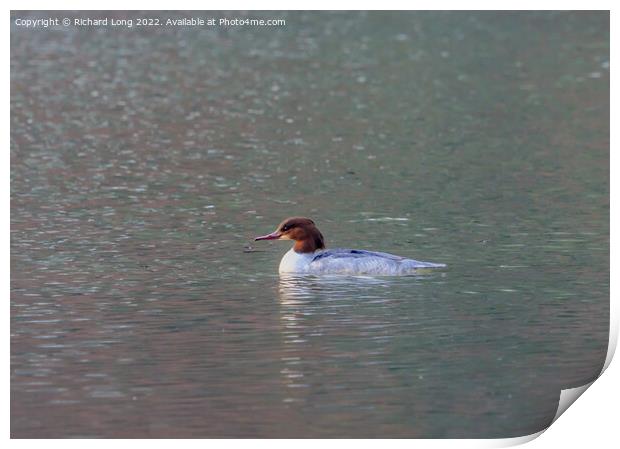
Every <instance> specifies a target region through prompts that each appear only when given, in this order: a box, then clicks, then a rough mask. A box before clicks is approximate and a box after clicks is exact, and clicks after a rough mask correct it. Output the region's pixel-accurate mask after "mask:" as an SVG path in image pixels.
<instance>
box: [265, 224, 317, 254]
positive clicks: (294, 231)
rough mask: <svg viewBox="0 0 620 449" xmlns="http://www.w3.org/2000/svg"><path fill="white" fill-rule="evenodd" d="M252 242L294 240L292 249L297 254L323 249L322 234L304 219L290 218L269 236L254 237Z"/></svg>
mask: <svg viewBox="0 0 620 449" xmlns="http://www.w3.org/2000/svg"><path fill="white" fill-rule="evenodd" d="M254 240H294V241H295V246H294V247H293V248H294V249H295V251H296V252H298V253H313V252H314V251H316V250H317V249H323V248H325V241H324V240H323V234H321V232H320V231H319V230H318V228H317V227H316V225H315V224H314V221H312V220H310V219H309V218H305V217H290V218H287V219H286V220H284V221H283V222H282V223H280V224H279V225H278V227H277V228H276V230H275V231H274V232H272V233H271V234H267V235H263V236H260V237H256V238H255V239H254Z"/></svg>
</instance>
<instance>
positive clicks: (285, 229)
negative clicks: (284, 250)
mask: <svg viewBox="0 0 620 449" xmlns="http://www.w3.org/2000/svg"><path fill="white" fill-rule="evenodd" d="M289 229H291V225H284V226H282V232H286V231H288V230H289Z"/></svg>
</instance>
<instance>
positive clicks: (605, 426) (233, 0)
mask: <svg viewBox="0 0 620 449" xmlns="http://www.w3.org/2000/svg"><path fill="white" fill-rule="evenodd" d="M7 4H8V5H7V6H8V7H9V9H14V10H27V9H39V10H54V9H70V10H115V9H119V10H123V9H130V10H138V9H139V10H170V9H174V10H184V9H196V10H208V9H212V10H220V9H225V10H235V9H249V10H252V9H254V10H300V9H305V10H321V9H327V10H356V9H367V10H377V9H381V10H387V9H411V8H412V7H415V9H418V10H437V9H451V10H473V9H476V10H477V9H502V10H523V9H526V10H528V9H529V10H547V9H549V10H574V9H588V10H594V9H599V10H612V13H611V30H612V34H611V41H612V42H611V43H612V45H611V53H612V56H615V55H616V53H617V52H616V51H615V49H616V48H617V46H616V45H615V43H616V42H614V41H615V34H616V33H614V31H613V30H614V29H615V28H616V27H615V26H614V25H617V24H618V20H616V16H615V14H614V11H613V8H612V5H613V3H612V2H611V1H597V0H593V1H589V2H576V1H532V0H523V1H504V2H501V4H498V2H491V1H469V2H463V1H455V0H453V1H443V2H440V3H439V2H405V1H393V0H383V1H381V2H368V1H362V2H360V1H358V2H353V1H346V2H344V1H340V2H335V1H333V0H332V1H325V0H316V1H314V2H311V3H310V2H309V3H308V4H304V3H302V2H293V1H282V0H280V1H275V0H271V1H269V0H267V1H247V0H246V1H240V0H230V1H227V2H208V1H195V0H194V1H188V0H178V1H175V2H174V3H166V2H163V1H148V2H147V1H144V0H141V1H131V2H129V1H127V0H125V1H118V0H109V1H106V2H101V1H91V2H88V4H86V3H85V2H83V1H77V0H70V1H62V2H54V3H53V4H50V2H49V1H47V2H46V1H40V0H39V1H30V0H25V1H20V2H16V1H9V2H7ZM7 13H8V11H7ZM7 15H8V14H7ZM4 26H5V27H6V31H5V32H4V33H3V34H2V37H3V40H4V42H3V45H2V52H3V56H4V61H9V48H10V47H9V39H10V27H9V26H8V23H6V22H5V24H4ZM611 59H613V60H614V61H615V60H616V58H615V57H612V58H611ZM611 59H610V60H611ZM3 76H4V77H5V79H4V85H5V86H7V87H5V89H6V90H5V103H4V104H5V106H4V108H3V119H4V120H3V125H4V126H3V135H4V136H5V142H7V143H9V123H10V122H9V112H10V111H9V107H10V105H9V89H10V67H9V65H8V64H7V69H6V70H5V71H3ZM614 86H615V84H614V82H613V78H612V82H611V98H612V111H611V112H612V115H611V123H614V121H613V118H614V116H615V115H616V114H615V113H614V112H615V110H614V107H613V105H615V104H616V102H615V101H614V100H615V99H616V89H615V88H614ZM615 141H616V139H615V131H614V128H613V127H612V129H611V142H615ZM8 146H9V145H7V147H8ZM4 157H5V158H6V163H5V167H6V172H7V173H6V175H5V176H4V177H3V178H2V186H3V191H4V192H5V194H4V195H3V197H2V201H3V205H4V207H3V209H2V211H3V213H2V221H1V223H2V225H3V228H4V229H5V232H4V239H3V241H2V245H3V249H5V251H4V254H5V257H4V258H3V259H2V268H3V269H2V273H3V280H4V282H3V285H5V286H6V290H5V291H8V290H9V286H10V275H9V269H10V263H9V244H10V239H9V234H10V227H9V214H8V212H9V210H10V204H9V191H10V189H9V176H10V173H9V167H10V154H9V151H8V148H7V149H6V151H5V152H4ZM610 157H611V160H610V162H611V167H610V168H611V171H612V174H613V173H614V172H615V171H616V170H615V168H616V166H617V164H616V160H617V158H616V157H615V155H614V152H613V151H611V154H610ZM611 179H612V182H611V196H612V197H613V193H614V189H615V183H614V182H613V176H612V177H611ZM617 223H618V221H617V214H616V213H615V210H614V209H613V208H612V210H611V228H612V229H615V227H616V226H615V224H617ZM614 249H615V239H614V238H613V233H612V236H611V267H612V269H611V278H612V279H614V277H615V276H614V274H616V272H617V270H616V269H615V267H617V266H618V264H617V263H615V261H616V259H617V258H616V257H615V254H616V252H615V251H614ZM616 290H617V289H615V288H614V283H613V282H612V285H611V298H613V299H612V304H611V306H612V307H611V311H612V313H611V331H610V348H609V349H610V351H609V353H608V357H607V361H606V367H608V366H609V363H610V361H611V358H612V355H613V352H614V351H615V347H616V344H617V335H618V323H619V322H618V313H617V300H616V299H615V298H616V296H617V295H615V293H616ZM7 309H8V301H7ZM5 320H6V321H5V323H6V329H7V334H8V333H9V332H10V330H9V329H10V314H9V313H8V311H7V315H6V318H5ZM7 337H8V335H7ZM9 341H10V340H9V338H5V339H4V340H3V353H4V360H5V361H6V363H7V365H9V354H10V344H9ZM617 365H618V363H617V362H616V363H615V364H612V365H611V367H610V368H609V369H607V370H606V371H605V372H604V374H603V375H602V376H601V378H600V379H598V380H596V381H595V382H594V384H593V385H592V387H591V388H589V389H588V391H587V392H586V393H585V394H584V395H583V397H582V398H581V399H579V401H578V405H576V406H573V407H570V408H569V410H568V411H567V412H566V413H565V414H564V415H562V416H561V418H560V419H559V420H558V421H557V422H556V423H554V424H553V425H552V426H551V427H550V428H549V430H548V431H546V432H544V436H543V437H541V438H539V439H537V440H536V441H535V442H533V443H531V444H533V445H534V447H540V448H544V447H550V446H551V445H553V447H555V446H562V447H583V446H584V445H586V444H587V445H593V444H594V445H599V444H600V445H603V443H605V445H604V446H603V447H607V446H609V442H610V441H618V438H617V436H618V432H617V430H616V428H617V422H616V419H614V418H615V416H617V414H616V413H615V412H616V411H617V408H618V398H619V396H620V395H619V394H618V391H619V388H618V378H619V377H620V376H619V374H618V372H619V369H618V368H617ZM8 368H9V367H8V366H6V367H5V369H4V370H2V374H1V375H2V379H3V380H4V381H5V382H4V385H5V386H6V387H5V389H4V396H5V397H4V400H3V401H2V402H3V403H4V404H5V406H4V407H3V408H2V413H3V418H4V419H3V420H2V423H3V426H4V435H6V438H7V439H8V438H9V436H10V426H9V419H10V418H9V417H10V407H9V397H8V396H9V394H8V391H9V389H8V384H9V369H8ZM541 433H542V432H541ZM538 435H540V433H539V434H536V435H531V436H524V437H520V438H516V439H503V440H415V442H412V441H411V440H323V441H321V443H320V444H321V445H326V446H328V447H330V446H332V445H333V447H342V445H343V444H344V445H349V444H351V445H352V444H355V446H356V447H360V446H361V447H362V448H363V447H365V446H368V447H369V446H370V445H372V446H376V445H381V446H383V445H388V446H391V447H407V448H409V447H410V446H411V444H415V445H416V446H419V447H442V448H445V447H476V448H478V447H503V446H506V445H514V444H521V443H524V442H527V441H530V440H531V439H533V438H535V437H536V436H538ZM9 443H10V445H11V446H15V447H31V446H34V445H35V444H36V445H40V444H41V443H42V442H41V440H10V442H9ZM84 443H85V442H84V441H83V440H46V441H45V442H44V444H45V445H46V446H47V447H51V448H52V449H53V448H56V447H58V448H60V447H63V448H64V447H66V446H67V445H68V446H75V447H82V446H83V445H84ZM142 443H145V444H148V445H149V446H151V447H162V448H163V447H166V448H167V447H169V445H170V444H171V443H173V444H182V445H186V446H188V447H199V446H200V447H202V446H204V444H206V442H205V441H204V440H116V441H115V442H114V444H115V445H121V446H122V447H129V446H134V445H136V444H142ZM87 444H88V446H89V447H90V446H91V445H93V446H95V447H96V446H100V447H105V446H107V445H109V444H110V442H109V441H107V440H89V441H88V443H87ZM208 444H209V446H218V447H225V448H228V447H236V446H237V445H239V444H244V445H251V446H252V447H259V448H260V447H269V448H270V449H271V448H273V447H274V446H275V447H285V446H286V447H287V449H288V448H289V447H290V446H292V445H295V446H301V447H304V446H305V447H310V445H312V446H313V447H314V446H315V445H316V444H317V441H316V440H208Z"/></svg>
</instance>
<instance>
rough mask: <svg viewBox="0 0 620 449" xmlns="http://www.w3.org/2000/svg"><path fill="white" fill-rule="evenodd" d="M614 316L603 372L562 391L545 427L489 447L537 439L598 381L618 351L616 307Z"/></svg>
mask: <svg viewBox="0 0 620 449" xmlns="http://www.w3.org/2000/svg"><path fill="white" fill-rule="evenodd" d="M611 314H612V316H611V317H610V318H611V319H610V327H609V345H608V346H607V356H606V357H605V363H604V365H603V368H602V369H601V372H600V373H599V374H598V375H597V376H596V378H595V379H594V380H593V381H592V382H588V383H586V384H584V385H581V386H580V387H575V388H567V389H565V390H561V391H560V400H559V401H558V409H557V411H556V413H555V416H554V417H553V420H552V421H551V422H550V423H549V425H548V426H547V427H545V428H544V429H542V430H540V431H538V432H535V433H532V434H530V435H523V436H521V437H513V438H498V439H496V440H491V441H492V442H490V445H489V446H487V447H510V446H518V445H521V444H525V443H528V442H530V441H532V440H535V439H536V438H538V437H539V436H541V435H542V434H543V433H545V432H546V431H547V429H549V427H551V426H552V425H553V423H554V422H555V421H556V420H557V419H558V418H559V417H560V416H562V415H563V414H564V412H565V411H566V410H568V408H569V407H570V406H571V405H573V403H574V402H575V401H576V400H577V399H579V397H580V396H581V395H582V394H583V393H584V392H585V391H586V390H587V389H588V388H590V386H592V384H593V383H594V382H596V381H597V379H598V378H599V377H601V376H602V375H603V373H604V372H605V370H606V369H607V368H608V367H609V364H610V363H611V360H612V359H613V357H614V353H615V352H616V346H617V344H618V326H616V325H615V324H616V323H617V320H615V319H614V315H613V314H614V308H613V307H612V309H611Z"/></svg>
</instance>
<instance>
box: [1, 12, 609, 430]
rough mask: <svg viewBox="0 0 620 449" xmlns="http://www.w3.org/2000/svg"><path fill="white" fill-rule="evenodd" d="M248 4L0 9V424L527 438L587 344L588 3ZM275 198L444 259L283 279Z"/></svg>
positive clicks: (355, 234) (599, 355)
mask: <svg viewBox="0 0 620 449" xmlns="http://www.w3.org/2000/svg"><path fill="white" fill-rule="evenodd" d="M55 14H56V13H52V15H55ZM92 14H93V15H96V13H92ZM148 14H149V15H152V16H161V17H181V16H183V15H188V16H189V15H192V14H190V13H184V14H180V13H179V14H175V13H167V14H157V13H148ZM200 14H201V15H209V14H208V13H200ZM45 15H46V14H43V13H40V14H39V13H19V12H14V13H13V14H12V19H14V18H15V17H17V16H19V17H39V16H40V17H43V16H45ZM82 15H84V14H82ZM109 15H115V16H117V17H125V16H126V15H125V14H121V13H116V14H113V13H110V14H109ZM194 15H195V14H194ZM211 15H216V16H221V15H226V16H238V15H242V14H241V13H230V14H222V13H213V14H211ZM251 15H252V16H261V17H272V16H274V15H275V16H277V17H284V18H286V26H284V27H272V28H256V27H254V28H252V27H237V28H220V27H216V28H195V27H194V28H191V27H165V28H159V29H156V30H155V29H148V28H132V29H114V30H110V29H104V28H97V29H94V28H83V29H75V28H73V27H70V28H68V29H65V28H63V27H59V28H47V29H37V30H26V29H23V28H18V27H16V26H15V25H12V30H11V433H12V436H13V437H435V438H441V437H451V438H458V437H477V438H485V437H511V436H520V435H524V434H529V433H532V432H536V431H538V430H541V429H542V428H543V427H545V426H546V425H547V424H548V423H549V422H550V420H551V419H552V418H553V416H554V414H555V411H556V408H557V402H558V399H559V394H560V390H561V389H563V388H570V387H575V386H578V385H581V384H583V383H585V382H588V381H591V380H592V379H593V378H594V377H595V376H596V375H597V374H598V373H599V371H600V369H601V367H602V365H603V361H604V359H605V355H606V351H607V339H608V327H609V14H608V13H566V12H562V13H548V12H543V13H480V12H478V13H469V12H459V13H447V12H445V13H432V12H428V13H381V12H379V13H364V12H360V13H252V14H251ZM137 16H139V14H130V15H129V16H128V17H134V18H135V17H137ZM12 22H14V20H12ZM289 215H305V216H310V217H312V218H313V219H314V220H315V221H316V222H317V224H318V226H319V228H320V229H321V231H322V232H323V234H324V235H325V237H326V240H327V244H328V246H332V247H334V246H340V247H357V248H363V249H373V250H379V251H387V252H393V253H396V254H401V255H404V256H408V257H412V258H416V259H420V260H428V261H434V262H443V263H446V264H447V265H448V267H447V268H446V269H444V270H440V271H437V272H433V273H430V274H426V275H423V276H413V277H401V278H367V277H360V278H346V277H343V278H312V277H311V278H295V277H293V278H282V279H281V278H280V277H279V276H278V275H277V266H278V263H279V259H280V257H281V256H282V254H283V253H284V252H285V251H286V250H288V244H287V243H283V242H257V243H254V242H252V241H251V239H252V237H253V236H255V235H260V234H265V233H267V232H271V231H272V230H273V227H274V226H275V225H276V224H277V223H279V222H280V221H281V220H282V219H283V218H284V217H286V216H289ZM250 247H251V249H248V248H250Z"/></svg>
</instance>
